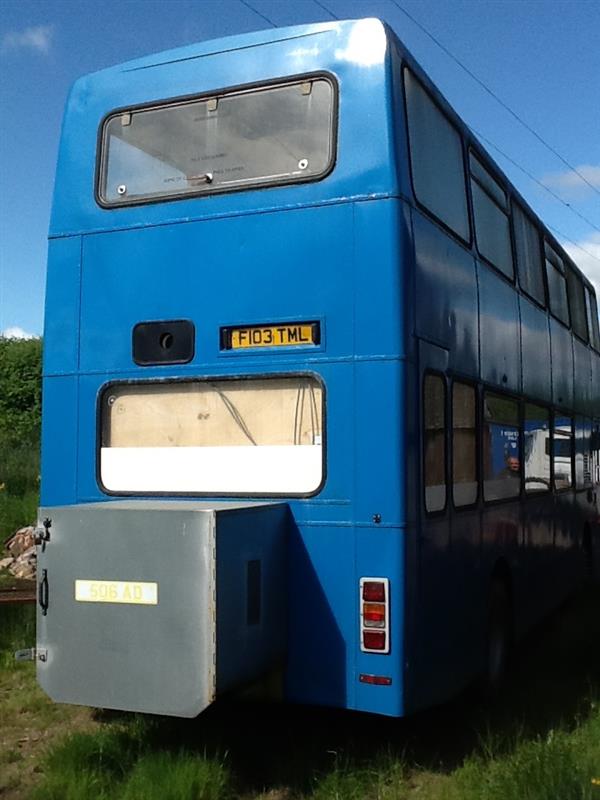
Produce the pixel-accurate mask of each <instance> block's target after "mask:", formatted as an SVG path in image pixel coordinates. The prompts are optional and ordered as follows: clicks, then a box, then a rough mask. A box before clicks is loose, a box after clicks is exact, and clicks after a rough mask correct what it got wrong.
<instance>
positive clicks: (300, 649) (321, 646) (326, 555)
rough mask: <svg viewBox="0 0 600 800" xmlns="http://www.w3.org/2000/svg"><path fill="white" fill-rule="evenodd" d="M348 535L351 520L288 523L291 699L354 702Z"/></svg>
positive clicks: (288, 686) (352, 598)
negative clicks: (345, 523)
mask: <svg viewBox="0 0 600 800" xmlns="http://www.w3.org/2000/svg"><path fill="white" fill-rule="evenodd" d="M353 538H354V530H353V527H352V526H351V525H344V526H335V525H323V524H319V523H318V522H317V521H315V522H313V523H312V524H305V525H302V526H292V530H291V534H290V538H289V540H288V541H289V551H288V602H289V616H288V631H289V634H290V635H289V638H288V663H287V670H286V676H285V677H286V680H285V696H286V698H287V699H288V700H291V701H293V702H296V703H313V704H315V705H324V706H337V707H338V708H347V707H353V706H354V666H355V657H354V656H353V654H354V653H355V652H356V646H357V629H358V624H357V623H356V617H355V609H356V591H355V585H356V582H355V578H354V558H355V556H354V542H353Z"/></svg>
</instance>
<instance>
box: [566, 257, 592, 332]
mask: <svg viewBox="0 0 600 800" xmlns="http://www.w3.org/2000/svg"><path fill="white" fill-rule="evenodd" d="M567 285H568V287H569V310H570V312H571V324H572V325H573V331H574V332H575V333H576V334H577V336H579V337H580V338H581V339H583V340H584V341H586V342H587V339H588V325H587V314H586V308H585V294H584V291H583V281H582V280H581V278H580V277H579V275H577V273H576V272H575V271H574V270H573V269H571V267H569V266H568V265H567Z"/></svg>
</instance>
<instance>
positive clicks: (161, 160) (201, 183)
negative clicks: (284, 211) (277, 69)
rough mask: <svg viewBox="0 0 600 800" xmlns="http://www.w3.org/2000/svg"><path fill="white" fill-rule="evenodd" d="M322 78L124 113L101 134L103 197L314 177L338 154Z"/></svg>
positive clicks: (121, 201) (128, 200) (134, 197)
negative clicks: (335, 148)
mask: <svg viewBox="0 0 600 800" xmlns="http://www.w3.org/2000/svg"><path fill="white" fill-rule="evenodd" d="M334 100H335V95H334V86H333V83H332V81H331V80H329V79H328V78H325V77H314V76H313V77H308V76H307V77H306V78H303V79H301V80H298V81H295V82H294V83H288V84H283V85H279V86H262V87H253V88H250V89H244V90H238V91H235V92H229V93H222V94H215V95H214V96H209V97H202V98H198V99H194V100H186V101H178V102H171V103H168V104H165V105H162V106H155V107H152V108H140V109H131V110H127V109H125V110H122V111H119V112H118V113H115V114H113V115H111V116H109V117H108V118H107V119H106V121H105V122H104V126H103V129H102V154H101V168H100V185H99V198H100V201H101V203H103V204H104V205H114V206H120V205H128V204H135V203H140V202H144V201H149V200H160V199H163V198H168V197H181V196H186V195H194V194H196V195H197V194H205V193H210V192H214V191H226V190H233V189H239V188H241V187H246V186H256V185H264V184H280V183H291V182H292V183H293V182H296V181H306V180H309V179H317V178H319V177H321V176H323V175H324V174H325V173H326V172H327V171H328V170H329V169H330V167H331V164H332V162H333V157H334V139H335V135H334V134H335V132H334V122H335V114H334V106H335V103H334Z"/></svg>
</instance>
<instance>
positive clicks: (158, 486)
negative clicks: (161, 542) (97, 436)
mask: <svg viewBox="0 0 600 800" xmlns="http://www.w3.org/2000/svg"><path fill="white" fill-rule="evenodd" d="M101 405H102V409H101V428H102V434H101V448H100V479H101V482H102V485H103V487H104V488H105V489H106V490H108V491H109V492H112V493H125V494H131V493H141V494H152V493H169V494H217V495H299V496H301V495H308V494H313V493H314V492H316V491H317V490H318V489H319V487H320V486H321V483H322V480H323V389H322V386H321V384H320V383H319V382H318V381H317V380H316V379H315V378H313V377H311V376H295V377H282V378H279V377H276V378H248V379H236V380H216V381H209V380H203V381H186V382H170V383H144V384H121V385H113V386H110V387H109V388H108V389H107V390H106V391H105V392H104V394H103V395H102V400H101Z"/></svg>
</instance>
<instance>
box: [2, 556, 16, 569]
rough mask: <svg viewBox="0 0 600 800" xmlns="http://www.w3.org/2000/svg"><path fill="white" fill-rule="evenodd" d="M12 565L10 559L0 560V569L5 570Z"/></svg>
mask: <svg viewBox="0 0 600 800" xmlns="http://www.w3.org/2000/svg"><path fill="white" fill-rule="evenodd" d="M12 563H13V559H12V558H0V569H6V568H7V567H10V565H11V564H12Z"/></svg>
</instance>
